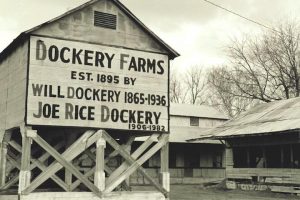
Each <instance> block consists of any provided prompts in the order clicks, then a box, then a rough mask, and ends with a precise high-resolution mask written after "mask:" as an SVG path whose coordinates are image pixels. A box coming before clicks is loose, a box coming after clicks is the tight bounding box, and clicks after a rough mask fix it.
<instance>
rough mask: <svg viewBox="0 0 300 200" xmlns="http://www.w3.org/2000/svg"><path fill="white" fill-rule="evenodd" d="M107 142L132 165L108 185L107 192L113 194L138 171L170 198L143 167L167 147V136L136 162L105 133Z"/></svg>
mask: <svg viewBox="0 0 300 200" xmlns="http://www.w3.org/2000/svg"><path fill="white" fill-rule="evenodd" d="M103 137H104V138H105V140H106V141H107V142H108V143H109V144H110V145H111V146H112V147H113V148H114V149H116V150H118V151H119V152H120V155H121V156H122V157H123V158H125V160H126V162H128V163H129V164H131V166H130V167H129V168H128V169H127V170H126V171H125V172H123V173H122V174H121V175H120V176H119V177H118V178H117V179H116V180H111V181H109V183H108V184H107V185H106V189H105V192H111V191H112V190H113V189H114V188H116V187H117V186H118V185H119V184H120V183H122V182H123V181H124V180H125V179H126V178H127V177H128V176H129V175H131V174H132V173H133V172H134V171H136V170H138V171H139V172H140V173H141V174H142V175H143V176H144V177H145V178H146V179H147V180H148V181H149V182H150V183H151V184H152V185H153V186H154V187H155V188H157V189H158V190H159V191H160V192H162V193H163V194H164V195H165V196H166V197H167V196H168V191H166V190H165V189H164V188H163V187H162V186H160V185H159V184H158V183H157V182H156V181H155V180H154V179H153V178H152V177H151V176H149V175H148V174H147V173H146V171H145V169H144V168H143V167H141V165H142V164H143V163H144V162H146V161H147V160H148V159H149V158H150V157H151V156H153V155H154V154H155V153H156V152H157V151H158V150H160V148H161V147H162V146H163V145H165V143H166V142H167V141H168V138H167V136H166V135H163V136H162V137H161V138H160V140H159V141H158V143H157V144H155V145H154V146H153V147H152V148H151V149H150V150H149V151H148V152H146V153H145V154H144V155H143V156H142V157H141V158H139V159H138V160H137V161H135V160H134V159H133V158H132V157H131V156H130V155H129V154H128V153H127V152H126V151H125V150H124V149H122V148H121V146H120V145H119V144H118V143H117V142H116V141H115V140H114V139H113V138H111V137H110V136H109V135H108V134H107V133H106V132H104V133H103Z"/></svg>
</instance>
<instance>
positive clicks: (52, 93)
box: [27, 36, 169, 131]
mask: <svg viewBox="0 0 300 200" xmlns="http://www.w3.org/2000/svg"><path fill="white" fill-rule="evenodd" d="M168 106H169V105H168V57H167V56H166V55H163V54H155V53H148V52H143V51H135V50H128V49H122V48H115V47H108V46H102V45H96V44H88V43H81V42H74V41H66V40H58V39H52V38H44V37H36V36H32V37H31V39H30V62H29V82H28V101H27V123H28V124H31V125H54V126H80V127H97V128H113V129H124V130H128V129H133V130H146V131H168Z"/></svg>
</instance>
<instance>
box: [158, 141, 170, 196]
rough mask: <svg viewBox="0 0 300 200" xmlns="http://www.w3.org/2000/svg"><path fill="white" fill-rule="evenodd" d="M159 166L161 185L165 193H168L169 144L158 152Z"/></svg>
mask: <svg viewBox="0 0 300 200" xmlns="http://www.w3.org/2000/svg"><path fill="white" fill-rule="evenodd" d="M168 140H169V138H168ZM160 166H161V167H160V173H161V174H160V181H161V184H162V186H163V188H164V189H165V190H166V191H168V192H170V173H169V142H167V143H166V144H165V145H164V146H163V147H162V148H161V150H160Z"/></svg>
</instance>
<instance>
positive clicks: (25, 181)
mask: <svg viewBox="0 0 300 200" xmlns="http://www.w3.org/2000/svg"><path fill="white" fill-rule="evenodd" d="M20 130H21V134H22V158H21V169H20V174H19V176H20V178H19V189H18V193H19V194H21V193H22V192H23V190H24V189H25V188H26V187H27V186H29V185H30V179H31V170H30V159H31V141H32V140H31V138H29V137H28V135H29V134H34V133H36V131H34V130H30V127H21V128H20Z"/></svg>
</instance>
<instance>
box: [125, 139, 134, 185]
mask: <svg viewBox="0 0 300 200" xmlns="http://www.w3.org/2000/svg"><path fill="white" fill-rule="evenodd" d="M134 139H135V136H131V137H129V139H128V140H127V142H126V144H127V146H126V147H125V148H124V149H125V150H126V151H127V153H128V154H129V155H131V145H132V142H133V141H134ZM123 183H124V184H123V187H125V190H127V191H130V190H131V187H130V176H129V177H128V178H127V179H126V180H125V181H124V182H123Z"/></svg>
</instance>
